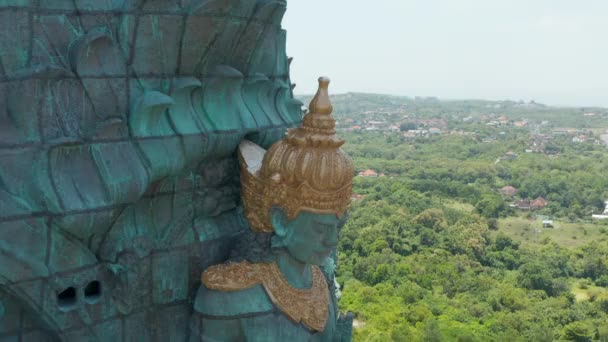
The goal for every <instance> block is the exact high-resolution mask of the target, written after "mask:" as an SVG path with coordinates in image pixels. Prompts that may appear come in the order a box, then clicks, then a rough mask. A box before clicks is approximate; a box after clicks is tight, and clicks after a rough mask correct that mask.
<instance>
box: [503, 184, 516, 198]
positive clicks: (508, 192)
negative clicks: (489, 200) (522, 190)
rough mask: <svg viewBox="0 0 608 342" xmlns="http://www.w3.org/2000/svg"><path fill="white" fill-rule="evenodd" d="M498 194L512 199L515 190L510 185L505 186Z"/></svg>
mask: <svg viewBox="0 0 608 342" xmlns="http://www.w3.org/2000/svg"><path fill="white" fill-rule="evenodd" d="M500 193H501V194H503V195H505V196H509V197H513V196H515V195H516V194H517V189H516V188H514V187H512V186H510V185H507V186H505V187H503V188H502V189H500Z"/></svg>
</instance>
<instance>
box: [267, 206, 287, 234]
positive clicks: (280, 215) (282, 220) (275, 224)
mask: <svg viewBox="0 0 608 342" xmlns="http://www.w3.org/2000/svg"><path fill="white" fill-rule="evenodd" d="M270 223H271V224H272V228H274V232H275V234H277V235H278V236H280V237H286V236H287V215H286V214H285V210H283V208H280V207H272V208H270Z"/></svg>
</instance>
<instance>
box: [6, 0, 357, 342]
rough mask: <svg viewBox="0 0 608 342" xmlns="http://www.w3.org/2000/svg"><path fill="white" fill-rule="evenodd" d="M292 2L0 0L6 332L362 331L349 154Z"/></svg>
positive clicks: (39, 335) (26, 335)
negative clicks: (342, 249) (341, 237)
mask: <svg viewBox="0 0 608 342" xmlns="http://www.w3.org/2000/svg"><path fill="white" fill-rule="evenodd" d="M286 6H287V5H286V2H285V1H284V0H0V341H5V340H7V341H23V342H25V341H112V342H115V341H125V342H126V341H198V340H210V341H212V340H214V339H215V340H236V341H241V340H250V341H255V340H264V341H271V340H285V339H286V338H289V339H293V340H294V341H296V340H310V339H313V340H314V339H318V340H326V341H340V340H349V339H350V330H351V326H350V320H351V319H352V318H351V317H350V316H343V315H340V314H338V310H337V304H336V302H337V300H336V298H337V295H336V292H337V291H336V285H335V282H334V268H335V260H334V255H335V253H334V251H335V244H336V239H337V231H338V229H339V227H340V225H341V224H342V223H343V220H344V218H345V210H346V206H347V204H348V197H349V196H350V195H349V192H350V177H352V165H351V164H350V161H349V160H348V158H346V157H345V156H344V155H343V154H342V152H340V150H339V146H340V144H341V143H342V142H340V141H339V140H338V139H337V138H336V137H335V134H334V131H333V130H334V129H333V124H334V123H333V119H331V116H330V112H331V109H330V108H331V107H330V105H329V102H328V98H327V95H326V90H327V81H326V80H321V83H320V91H319V94H320V95H318V96H317V97H316V99H315V100H314V101H313V103H312V104H311V106H310V109H311V110H310V113H308V115H307V116H306V117H305V118H304V119H302V110H301V107H302V103H300V102H299V101H296V100H295V99H294V98H293V93H292V89H293V85H292V84H291V81H290V77H289V64H290V62H291V60H290V59H288V58H287V56H286V54H285V39H286V33H285V31H284V30H283V29H282V28H281V20H282V16H283V14H284V12H285V10H286V8H287V7H286ZM302 120H303V122H302ZM294 127H298V128H295V129H293V130H291V131H289V132H290V133H289V134H288V135H287V136H286V137H285V138H284V139H282V138H283V137H284V134H285V132H286V130H287V129H289V128H294ZM281 139H282V140H281ZM265 149H268V151H267V152H266V151H265ZM201 275H202V277H201Z"/></svg>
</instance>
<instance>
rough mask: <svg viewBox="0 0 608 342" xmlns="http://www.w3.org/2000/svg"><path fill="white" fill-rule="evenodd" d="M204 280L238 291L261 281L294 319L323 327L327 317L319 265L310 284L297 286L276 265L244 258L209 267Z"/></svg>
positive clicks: (313, 327) (316, 328)
mask: <svg viewBox="0 0 608 342" xmlns="http://www.w3.org/2000/svg"><path fill="white" fill-rule="evenodd" d="M201 279H202V282H203V284H205V286H206V287H207V288H209V289H212V290H218V291H238V290H244V289H247V288H250V287H253V286H255V285H259V284H262V286H263V287H264V290H266V293H267V294H268V297H270V300H271V301H272V303H273V304H274V305H275V306H276V307H278V308H279V310H281V312H283V313H284V314H285V315H286V316H287V317H288V318H289V319H291V320H292V321H293V322H295V323H300V322H302V324H304V325H305V326H306V327H307V328H309V329H311V330H314V331H323V330H324V329H325V325H326V324H327V318H328V317H329V289H328V288H327V282H326V281H325V276H324V275H323V272H322V271H321V269H320V268H319V267H318V266H312V286H311V288H309V289H297V288H295V287H293V286H291V285H290V284H289V283H288V282H287V280H286V279H285V278H284V277H283V274H282V273H281V270H280V269H279V266H278V265H277V264H276V263H274V262H272V263H250V262H247V261H243V262H239V263H232V264H222V265H215V266H211V267H209V268H208V269H207V270H205V272H203V274H202V276H201Z"/></svg>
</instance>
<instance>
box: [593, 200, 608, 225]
mask: <svg viewBox="0 0 608 342" xmlns="http://www.w3.org/2000/svg"><path fill="white" fill-rule="evenodd" d="M605 203H606V209H604V213H603V214H602V215H593V216H592V217H593V218H594V219H597V220H604V219H608V201H606V202H605Z"/></svg>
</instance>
